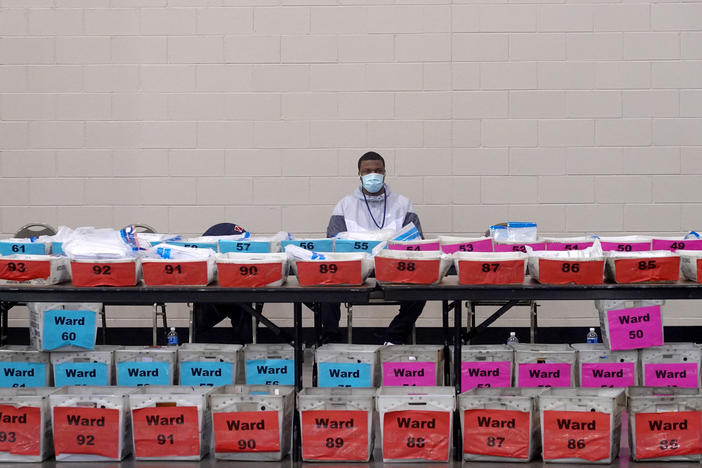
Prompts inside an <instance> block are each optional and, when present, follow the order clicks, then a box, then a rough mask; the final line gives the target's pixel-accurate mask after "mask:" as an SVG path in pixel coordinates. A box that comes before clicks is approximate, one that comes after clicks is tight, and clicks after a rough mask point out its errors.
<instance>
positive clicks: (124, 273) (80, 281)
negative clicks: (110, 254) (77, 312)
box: [71, 258, 141, 286]
mask: <svg viewBox="0 0 702 468" xmlns="http://www.w3.org/2000/svg"><path fill="white" fill-rule="evenodd" d="M140 273H141V270H140V265H139V262H138V261H137V260H136V258H119V259H103V260H83V259H71V277H72V278H73V285H74V286H135V285H136V284H137V282H138V281H139V277H140Z"/></svg>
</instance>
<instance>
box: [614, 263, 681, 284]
mask: <svg viewBox="0 0 702 468" xmlns="http://www.w3.org/2000/svg"><path fill="white" fill-rule="evenodd" d="M614 269H615V273H616V281H617V283H643V282H647V281H677V280H678V279H680V257H654V258H627V259H620V260H614Z"/></svg>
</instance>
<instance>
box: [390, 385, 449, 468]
mask: <svg viewBox="0 0 702 468" xmlns="http://www.w3.org/2000/svg"><path fill="white" fill-rule="evenodd" d="M376 408H377V409H378V415H379V417H380V433H381V439H382V453H383V462H386V463H387V462H406V463H410V462H423V461H431V462H448V461H449V460H450V459H451V448H452V446H453V440H452V438H453V413H454V410H455V409H456V394H455V389H454V388H453V387H383V388H381V389H380V390H378V396H377V397H376Z"/></svg>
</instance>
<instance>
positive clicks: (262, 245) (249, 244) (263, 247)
mask: <svg viewBox="0 0 702 468" xmlns="http://www.w3.org/2000/svg"><path fill="white" fill-rule="evenodd" d="M219 251H220V253H227V252H241V253H270V251H271V243H270V242H265V241H232V240H221V241H219Z"/></svg>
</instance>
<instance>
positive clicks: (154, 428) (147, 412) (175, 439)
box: [132, 406, 200, 458]
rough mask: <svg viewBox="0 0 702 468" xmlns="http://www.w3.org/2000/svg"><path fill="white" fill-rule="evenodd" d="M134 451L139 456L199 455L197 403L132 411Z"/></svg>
mask: <svg viewBox="0 0 702 468" xmlns="http://www.w3.org/2000/svg"><path fill="white" fill-rule="evenodd" d="M132 420H133V424H134V455H135V456H136V457H139V458H164V457H189V456H198V455H200V434H199V423H198V414H197V407H195V406H165V407H155V408H154V407H150V408H139V409H135V410H133V411H132Z"/></svg>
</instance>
